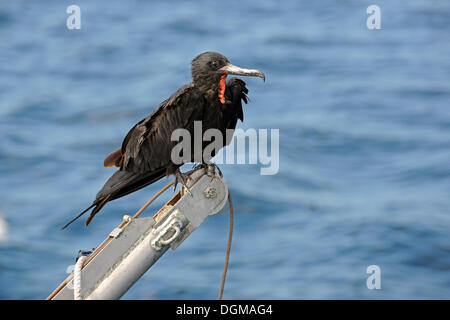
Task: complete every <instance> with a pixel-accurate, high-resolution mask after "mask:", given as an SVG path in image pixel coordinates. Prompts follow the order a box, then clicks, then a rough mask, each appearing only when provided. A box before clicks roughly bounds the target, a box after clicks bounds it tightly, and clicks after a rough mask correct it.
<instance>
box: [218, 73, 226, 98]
mask: <svg viewBox="0 0 450 320" xmlns="http://www.w3.org/2000/svg"><path fill="white" fill-rule="evenodd" d="M227 75H228V74H226V73H225V74H224V75H223V76H221V77H220V82H219V100H220V103H222V104H225V86H226V82H225V80H226V79H227Z"/></svg>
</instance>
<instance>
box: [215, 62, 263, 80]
mask: <svg viewBox="0 0 450 320" xmlns="http://www.w3.org/2000/svg"><path fill="white" fill-rule="evenodd" d="M219 71H220V72H223V73H224V74H234V75H238V76H249V77H260V78H261V79H263V80H264V81H266V76H265V75H264V72H262V71H260V70H256V69H245V68H240V67H237V66H235V65H232V64H231V63H227V64H226V65H225V66H223V67H222V68H220V69H219Z"/></svg>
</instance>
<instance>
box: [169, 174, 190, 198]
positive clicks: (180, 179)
mask: <svg viewBox="0 0 450 320" xmlns="http://www.w3.org/2000/svg"><path fill="white" fill-rule="evenodd" d="M190 179H191V177H190V176H189V175H188V174H185V173H181V171H180V169H179V168H178V169H177V170H176V171H175V183H174V184H173V191H175V190H176V189H177V184H178V183H181V185H182V186H183V187H184V188H185V189H186V191H187V193H189V195H190V196H191V197H192V196H193V195H192V192H191V190H189V187H188V186H187V184H186V183H187V181H188V180H190Z"/></svg>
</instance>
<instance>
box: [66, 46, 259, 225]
mask: <svg viewBox="0 0 450 320" xmlns="http://www.w3.org/2000/svg"><path fill="white" fill-rule="evenodd" d="M191 64H192V68H191V72H192V78H193V82H191V83H189V84H186V85H184V86H183V87H181V88H180V89H179V90H178V91H177V92H175V93H174V94H173V95H172V96H171V97H170V98H168V99H167V100H165V101H164V102H162V103H161V104H160V105H159V106H158V108H157V109H156V110H155V111H153V112H152V113H151V114H150V115H149V116H147V117H146V118H144V119H142V120H141V121H139V122H138V123H137V124H136V125H135V126H134V127H133V128H132V129H131V130H130V131H129V132H128V134H127V135H126V137H125V139H124V141H123V143H122V146H121V148H119V149H117V150H115V151H114V152H113V153H111V154H110V155H109V156H108V157H106V159H105V161H104V165H105V166H106V167H112V166H116V167H119V169H118V170H117V171H116V172H115V173H114V174H113V175H112V176H111V177H110V178H109V179H108V181H106V183H105V185H104V186H103V188H102V189H101V190H100V191H99V192H98V193H97V195H96V199H95V200H94V202H93V203H92V204H91V206H90V207H88V208H87V209H86V210H84V211H83V212H81V213H80V214H79V215H78V216H77V217H75V218H74V219H73V220H72V221H70V222H69V223H68V224H66V225H65V226H64V227H63V229H64V228H66V227H67V226H69V225H70V224H71V223H72V222H73V221H75V220H76V219H78V218H79V217H80V216H81V215H83V214H84V213H86V212H87V211H89V210H90V209H91V208H94V209H93V210H92V212H91V214H90V216H89V217H88V218H87V220H86V222H85V225H86V226H87V225H88V224H89V223H90V221H91V220H92V218H93V217H94V216H95V215H96V214H97V213H98V212H99V211H100V210H101V209H102V208H103V206H104V205H105V204H106V203H107V202H109V201H112V200H114V199H118V198H120V197H123V196H125V195H127V194H129V193H131V192H134V191H136V190H139V189H141V188H143V187H145V186H148V185H149V184H151V183H153V182H155V181H157V180H159V179H161V178H162V177H164V176H166V175H168V174H174V173H175V172H177V170H178V168H179V167H180V166H181V165H180V164H175V163H173V162H172V160H171V151H172V148H173V147H174V146H175V145H176V144H177V142H176V141H171V135H172V132H173V131H174V130H175V129H178V128H184V129H187V130H188V131H189V132H190V133H191V136H192V137H193V136H194V121H201V122H202V131H203V132H204V131H206V130H207V129H210V128H215V129H219V130H220V131H221V132H222V133H223V136H224V139H225V137H226V133H225V131H226V130H227V129H234V128H235V127H236V123H237V120H238V119H240V120H241V121H243V119H244V114H243V110H242V101H244V102H245V103H247V102H248V100H247V93H248V90H247V88H246V86H245V82H244V81H242V80H240V79H238V78H231V79H230V80H228V82H226V85H225V78H226V76H227V75H228V74H235V75H245V76H258V77H261V78H263V79H265V77H264V74H263V73H262V72H261V71H259V70H249V69H243V68H239V67H236V66H233V65H232V64H230V62H229V61H228V59H227V58H226V57H225V56H223V55H221V54H220V53H217V52H205V53H202V54H200V55H198V56H197V57H196V58H194V60H192V63H191ZM228 142H229V141H228ZM226 144H227V141H224V145H226ZM193 160H194V158H193V155H191V159H190V161H186V162H192V161H193Z"/></svg>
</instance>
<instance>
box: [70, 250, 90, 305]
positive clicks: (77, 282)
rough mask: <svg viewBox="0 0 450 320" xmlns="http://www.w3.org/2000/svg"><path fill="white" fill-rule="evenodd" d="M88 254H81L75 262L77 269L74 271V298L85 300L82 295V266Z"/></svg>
mask: <svg viewBox="0 0 450 320" xmlns="http://www.w3.org/2000/svg"><path fill="white" fill-rule="evenodd" d="M86 259H87V256H85V255H81V256H80V257H79V258H78V261H77V263H76V264H75V269H74V271H73V298H74V300H83V297H82V296H81V268H82V267H83V263H84V261H85V260H86Z"/></svg>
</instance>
